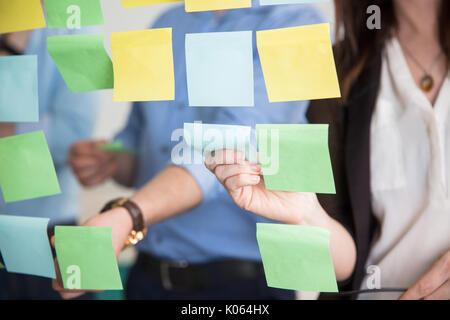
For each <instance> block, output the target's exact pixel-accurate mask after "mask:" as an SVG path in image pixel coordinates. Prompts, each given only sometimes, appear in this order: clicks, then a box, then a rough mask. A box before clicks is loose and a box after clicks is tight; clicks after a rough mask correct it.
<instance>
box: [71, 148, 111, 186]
mask: <svg viewBox="0 0 450 320" xmlns="http://www.w3.org/2000/svg"><path fill="white" fill-rule="evenodd" d="M105 143H106V141H104V140H97V141H88V140H86V141H78V142H76V143H74V144H73V145H72V146H71V147H70V151H69V159H68V162H69V164H70V166H71V167H72V170H73V172H74V173H75V175H76V176H77V178H78V180H79V181H80V183H81V184H82V185H83V186H85V187H91V186H95V185H97V184H99V183H102V182H103V181H105V180H106V179H108V178H110V177H112V176H114V175H115V174H116V173H117V171H118V170H119V164H118V161H117V158H116V156H115V155H114V154H113V153H110V152H107V151H104V150H101V148H100V147H101V146H102V145H103V144H105Z"/></svg>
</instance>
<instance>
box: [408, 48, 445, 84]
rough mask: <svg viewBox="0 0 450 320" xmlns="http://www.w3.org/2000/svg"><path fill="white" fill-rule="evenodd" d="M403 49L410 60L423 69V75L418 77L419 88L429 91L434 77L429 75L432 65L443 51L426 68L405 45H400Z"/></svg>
mask: <svg viewBox="0 0 450 320" xmlns="http://www.w3.org/2000/svg"><path fill="white" fill-rule="evenodd" d="M402 47H403V49H404V50H405V52H406V54H407V55H409V57H410V58H411V60H412V61H413V62H414V63H415V64H416V65H417V66H418V67H419V68H420V69H421V70H422V71H423V73H424V75H423V77H422V78H421V79H420V83H419V84H420V89H422V91H424V92H430V91H431V89H433V87H434V83H435V82H434V79H433V77H432V76H431V72H432V71H433V69H434V67H435V66H436V63H437V62H438V61H439V58H440V57H441V56H442V54H443V53H444V52H443V51H441V52H439V54H438V55H437V56H436V58H434V59H433V61H432V63H431V65H430V67H429V68H428V69H425V68H424V67H423V66H422V64H421V63H420V62H419V61H418V60H417V59H416V57H414V55H413V54H412V53H411V51H410V50H409V49H408V47H407V46H405V45H402Z"/></svg>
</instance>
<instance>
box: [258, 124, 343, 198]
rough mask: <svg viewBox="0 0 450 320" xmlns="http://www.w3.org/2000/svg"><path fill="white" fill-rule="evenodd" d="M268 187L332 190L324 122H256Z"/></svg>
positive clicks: (317, 191)
mask: <svg viewBox="0 0 450 320" xmlns="http://www.w3.org/2000/svg"><path fill="white" fill-rule="evenodd" d="M256 138H257V142H258V149H259V159H260V162H261V166H262V170H263V175H264V181H265V184H266V188H267V189H268V190H278V191H291V192H315V193H325V194H333V193H336V189H335V185H334V178H333V169H332V166H331V159H330V153H329V150H328V125H326V124H324V125H322V124H281V125H276V124H274V125H269V124H268V125H261V124H258V125H256Z"/></svg>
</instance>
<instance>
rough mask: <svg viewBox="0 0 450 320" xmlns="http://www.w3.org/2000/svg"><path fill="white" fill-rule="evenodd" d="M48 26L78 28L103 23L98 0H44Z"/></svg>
mask: <svg viewBox="0 0 450 320" xmlns="http://www.w3.org/2000/svg"><path fill="white" fill-rule="evenodd" d="M44 6H45V12H46V14H47V22H48V27H49V28H69V29H79V28H80V27H82V26H96V25H102V24H104V23H105V21H104V19H103V12H102V6H101V5H100V0H44Z"/></svg>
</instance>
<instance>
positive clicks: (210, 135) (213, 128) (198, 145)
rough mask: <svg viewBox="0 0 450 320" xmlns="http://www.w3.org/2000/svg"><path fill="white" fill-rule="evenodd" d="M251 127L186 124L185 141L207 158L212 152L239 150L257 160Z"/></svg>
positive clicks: (249, 157)
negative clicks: (251, 138) (252, 142)
mask: <svg viewBox="0 0 450 320" xmlns="http://www.w3.org/2000/svg"><path fill="white" fill-rule="evenodd" d="M250 134H251V127H247V126H236V125H222V124H206V123H198V122H195V123H185V124H184V140H185V141H186V144H187V145H188V146H189V147H191V148H194V150H196V151H197V152H199V153H201V154H202V155H203V156H206V155H207V154H208V153H210V152H211V151H217V150H223V149H227V150H237V151H242V152H245V154H246V156H247V159H252V160H255V161H256V159H257V157H256V149H255V148H254V147H253V146H252V145H251V143H250Z"/></svg>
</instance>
